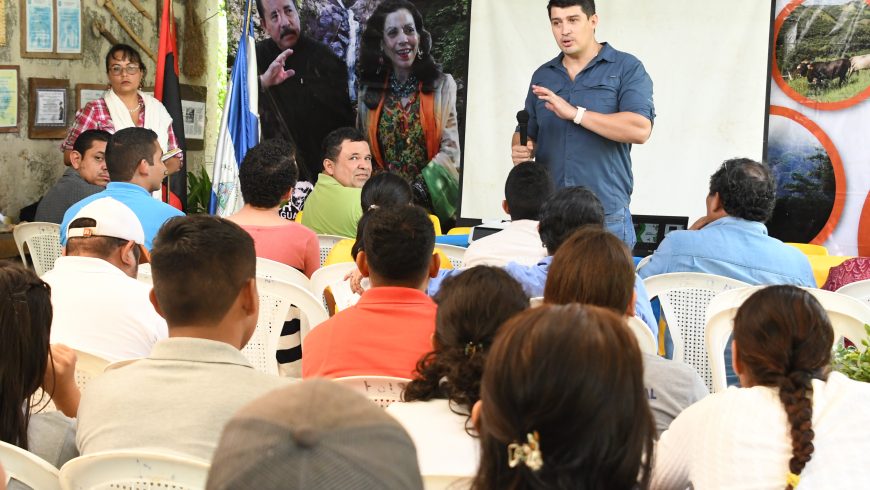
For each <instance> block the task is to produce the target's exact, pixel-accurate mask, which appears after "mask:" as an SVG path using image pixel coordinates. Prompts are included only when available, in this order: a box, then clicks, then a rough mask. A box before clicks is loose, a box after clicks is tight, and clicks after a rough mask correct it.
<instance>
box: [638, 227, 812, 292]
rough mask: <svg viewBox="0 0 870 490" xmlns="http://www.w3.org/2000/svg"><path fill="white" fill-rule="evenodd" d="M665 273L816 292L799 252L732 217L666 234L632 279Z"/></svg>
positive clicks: (761, 229) (810, 272)
mask: <svg viewBox="0 0 870 490" xmlns="http://www.w3.org/2000/svg"><path fill="white" fill-rule="evenodd" d="M668 272H704V273H707V274H716V275H719V276H725V277H730V278H733V279H737V280H739V281H743V282H746V283H748V284H752V285H764V284H792V285H795V286H807V287H813V288H814V287H816V279H815V276H813V270H812V267H810V262H809V260H808V259H807V257H806V255H804V254H803V252H801V251H800V250H798V249H796V248H794V247H791V246H789V245H786V244H784V243H782V242H781V241H779V240H777V239H776V238H773V237H771V236H768V235H767V227H766V226H764V223H759V222H757V221H748V220H745V219H741V218H735V217H733V216H726V217H724V218H719V219H717V220H716V221H713V222H712V223H710V224H708V225H707V226H705V227H703V228H701V229H700V230H697V231H694V230H678V231H673V232H671V233H669V234H668V236H667V237H665V239H664V240H663V241H662V243H661V244H659V247H658V249H657V250H656V251H655V253H654V254H653V255H652V257H651V258H650V260H649V262H647V264H646V265H645V266H643V267H641V269H640V270H639V271H638V274H640V277H644V278H646V277H650V276H655V275H658V274H665V273H668Z"/></svg>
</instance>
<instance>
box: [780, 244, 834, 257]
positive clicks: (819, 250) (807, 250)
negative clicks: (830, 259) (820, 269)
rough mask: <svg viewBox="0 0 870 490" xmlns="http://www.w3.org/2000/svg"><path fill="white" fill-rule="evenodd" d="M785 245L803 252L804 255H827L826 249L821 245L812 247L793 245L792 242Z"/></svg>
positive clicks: (811, 245) (808, 245) (812, 245)
mask: <svg viewBox="0 0 870 490" xmlns="http://www.w3.org/2000/svg"><path fill="white" fill-rule="evenodd" d="M786 245H791V246H792V247H794V248H796V249H798V250H800V251H801V252H803V253H804V255H828V249H827V248H825V247H823V246H821V245H814V244H812V243H794V242H786Z"/></svg>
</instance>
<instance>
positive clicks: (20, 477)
mask: <svg viewBox="0 0 870 490" xmlns="http://www.w3.org/2000/svg"><path fill="white" fill-rule="evenodd" d="M0 463H2V464H3V470H4V471H5V472H6V481H4V482H2V483H4V488H5V484H7V483H9V481H10V480H11V479H15V480H17V481H19V482H21V483H23V484H25V485H27V486H28V487H30V488H33V489H34V490H36V489H38V490H43V489H44V490H60V483H59V482H58V471H57V468H55V467H54V466H52V465H50V464H48V462H46V461H44V460H43V459H42V458H40V457H39V456H37V455H35V454H33V453H30V452H27V451H25V450H24V449H21V448H20V447H18V446H13V445H12V444H8V443H6V442H3V441H0Z"/></svg>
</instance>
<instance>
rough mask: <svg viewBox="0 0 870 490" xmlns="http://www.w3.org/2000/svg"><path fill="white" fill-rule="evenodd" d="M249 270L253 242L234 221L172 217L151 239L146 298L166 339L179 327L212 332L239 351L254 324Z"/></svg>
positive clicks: (253, 281)
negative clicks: (163, 326)
mask: <svg viewBox="0 0 870 490" xmlns="http://www.w3.org/2000/svg"><path fill="white" fill-rule="evenodd" d="M255 273H256V254H255V253H254V240H253V239H252V238H251V235H249V234H248V233H247V232H245V230H243V229H242V228H240V227H239V225H237V224H235V223H233V222H231V221H228V220H226V219H223V218H218V217H215V216H208V215H191V216H179V217H175V218H172V219H170V220H169V221H167V222H166V223H165V224H164V225H163V227H162V228H160V231H159V232H158V233H157V236H156V237H155V238H154V249H153V250H152V254H151V274H152V277H153V279H154V289H153V290H152V292H151V300H152V302H153V303H154V306H155V308H156V309H157V312H158V313H160V315H161V316H163V318H165V319H166V323H167V325H168V326H169V335H170V337H172V336H174V335H177V334H178V332H180V331H181V330H180V329H181V328H184V329H186V330H187V331H194V332H200V333H201V334H202V335H209V333H208V332H209V331H215V332H214V333H213V335H217V336H224V337H226V338H227V343H230V344H231V345H235V346H236V347H238V348H240V349H241V348H242V347H244V345H245V344H246V343H247V342H248V340H249V339H250V338H251V335H252V334H253V332H254V328H255V327H256V326H257V313H258V310H259V298H258V296H257V283H256V279H255ZM217 330H221V331H220V332H219V331H217ZM191 336H199V335H191Z"/></svg>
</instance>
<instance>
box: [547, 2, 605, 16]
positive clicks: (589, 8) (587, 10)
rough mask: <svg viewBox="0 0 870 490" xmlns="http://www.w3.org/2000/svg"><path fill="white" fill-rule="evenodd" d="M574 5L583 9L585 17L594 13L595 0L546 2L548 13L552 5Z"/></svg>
mask: <svg viewBox="0 0 870 490" xmlns="http://www.w3.org/2000/svg"><path fill="white" fill-rule="evenodd" d="M575 5H576V6H578V7H580V9H581V10H583V13H584V14H586V17H591V16H593V15H595V0H550V1H549V2H548V3H547V14H550V12H551V10H552V9H553V7H558V8H568V7H573V6H575Z"/></svg>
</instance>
